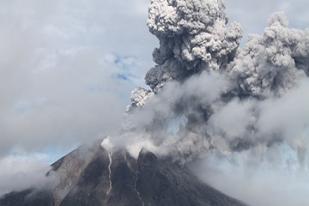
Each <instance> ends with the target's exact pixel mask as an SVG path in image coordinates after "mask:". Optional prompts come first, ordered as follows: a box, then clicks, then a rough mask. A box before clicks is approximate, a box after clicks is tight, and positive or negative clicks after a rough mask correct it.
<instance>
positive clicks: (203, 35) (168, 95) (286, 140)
mask: <svg viewBox="0 0 309 206" xmlns="http://www.w3.org/2000/svg"><path fill="white" fill-rule="evenodd" d="M224 9H225V7H224V4H223V2H222V1H221V0H152V1H151V5H150V9H149V18H148V27H149V30H150V32H151V33H152V34H154V35H155V36H156V37H157V38H158V40H159V43H160V45H159V48H157V49H155V50H154V52H153V58H154V62H155V66H154V67H153V68H151V69H150V70H149V71H148V73H147V74H146V77H145V80H146V84H147V85H148V86H149V89H147V88H137V89H136V90H134V91H133V92H132V97H131V105H129V107H128V110H127V114H126V117H125V120H124V123H123V125H121V128H120V129H119V133H118V134H113V135H112V137H108V138H105V139H104V141H103V142H101V141H100V142H97V143H95V144H94V145H91V146H82V147H81V148H79V149H77V150H75V151H73V152H72V153H71V154H69V155H67V156H65V157H63V158H62V159H61V160H59V161H57V162H56V163H55V164H53V165H52V170H51V171H49V172H48V173H47V178H51V179H53V180H54V183H53V184H51V185H49V186H48V187H43V189H42V187H40V188H33V189H28V190H25V191H22V192H13V193H10V194H8V195H5V196H4V197H3V198H2V199H1V200H0V205H1V206H22V205H36V206H40V205H44V206H45V205H54V206H73V205H74V206H78V205H80V206H87V205H89V206H103V205H111V206H114V205H115V206H120V205H126V206H138V205H145V206H146V205H149V206H150V205H152V206H160V205H166V206H172V205H175V206H182V205H183V206H189V205H192V206H199V205H201V206H202V205H203V206H241V205H244V204H243V203H241V202H239V201H237V200H235V199H233V198H230V197H228V196H226V195H224V194H223V193H221V192H219V191H217V190H216V189H213V188H212V187H210V186H208V185H207V184H204V183H201V181H199V180H198V179H197V178H196V177H195V175H194V174H192V172H191V171H190V170H189V168H188V165H189V163H190V162H192V161H195V160H197V159H198V158H200V157H201V156H202V155H205V154H206V155H207V154H208V153H210V152H215V153H218V154H220V155H221V156H228V155H231V154H233V153H238V152H242V151H254V154H255V155H262V153H263V152H264V151H268V150H269V149H270V148H272V147H275V146H280V145H287V146H288V147H289V148H290V149H291V150H292V151H293V152H296V153H297V154H298V156H299V159H300V160H302V159H304V158H303V157H304V155H305V154H304V153H305V152H306V150H307V148H306V147H305V146H304V145H306V144H305V143H304V141H305V139H304V138H303V131H304V130H305V129H306V125H307V124H308V121H307V120H308V119H306V118H297V121H294V122H293V123H294V128H297V129H294V130H290V131H287V130H288V129H289V128H291V127H290V125H289V124H290V121H286V122H285V121H284V118H281V117H282V113H284V112H285V111H289V110H290V105H291V103H290V101H287V99H288V100H290V99H292V100H293V98H294V99H296V100H297V99H301V100H302V99H303V98H304V97H303V96H302V95H301V94H302V93H303V90H305V91H308V90H307V89H308V88H309V84H308V76H307V75H308V74H309V61H308V59H309V32H308V31H302V30H297V29H290V28H289V27H288V22H287V20H286V18H285V16H284V15H283V14H281V13H278V14H275V15H273V16H272V17H271V18H270V20H269V24H268V26H267V28H266V29H265V32H264V33H263V34H262V35H256V36H254V37H252V38H251V40H250V41H249V42H248V43H246V44H245V45H244V46H243V47H239V44H240V40H241V37H242V31H241V28H240V25H239V24H238V23H232V22H229V20H228V18H227V17H226V15H225V12H224ZM300 91H301V92H300ZM306 101H307V102H308V99H304V102H306ZM292 103H293V101H292ZM306 108H307V107H306ZM306 108H305V107H298V108H294V110H296V112H295V113H296V114H308V110H305V109H306ZM294 110H291V111H294ZM303 110H305V111H303ZM283 117H284V116H283ZM300 117H303V116H300ZM305 117H307V116H305ZM304 121H305V122H304ZM306 121H307V122H306Z"/></svg>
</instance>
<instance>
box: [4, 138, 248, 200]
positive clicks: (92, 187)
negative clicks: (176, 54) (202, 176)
mask: <svg viewBox="0 0 309 206" xmlns="http://www.w3.org/2000/svg"><path fill="white" fill-rule="evenodd" d="M98 145H100V144H98V143H96V144H94V145H92V146H87V147H86V146H83V147H81V148H79V149H77V150H75V151H73V152H72V153H70V154H68V155H67V156H65V157H63V158H62V159H60V160H58V161H57V162H55V163H54V164H53V165H52V170H51V171H49V172H48V174H47V176H50V177H52V176H54V177H55V176H57V177H58V178H57V179H58V181H57V183H56V184H55V185H54V186H53V188H49V189H47V188H44V189H38V188H33V189H28V190H25V191H22V192H13V193H10V194H7V195H5V196H4V197H3V198H2V199H0V205H1V206H30V205H31V206H34V205H35V206H48V205H50V206H73V205H74V206H86V205H89V206H90V205H91V206H103V205H110V206H114V205H115V206H120V205H125V206H139V205H140V206H143V205H156V206H160V205H162V206H163V205H166V206H170V205H179V206H188V205H196V206H199V205H200V206H202V205H203V206H213V205H218V206H221V205H222V206H244V204H242V203H240V202H239V201H237V200H235V199H233V198H230V197H228V196H226V195H224V194H223V193H221V192H219V191H217V190H215V189H213V188H211V187H210V186H208V185H206V184H203V183H201V182H200V181H199V180H198V179H197V178H196V177H195V176H194V175H192V173H191V172H190V170H189V169H188V168H186V167H184V166H180V165H179V164H176V163H175V162H173V161H172V160H171V159H169V158H158V157H157V156H156V155H155V154H153V153H151V152H148V151H146V150H142V151H140V153H139V156H138V158H137V159H135V158H133V157H132V156H131V155H130V154H129V153H128V152H126V151H117V152H114V153H113V154H111V153H110V152H109V151H107V150H105V149H103V148H102V147H100V146H98ZM85 152H87V155H88V156H87V157H85V155H84V154H85Z"/></svg>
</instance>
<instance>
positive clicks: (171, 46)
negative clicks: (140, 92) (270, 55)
mask: <svg viewBox="0 0 309 206" xmlns="http://www.w3.org/2000/svg"><path fill="white" fill-rule="evenodd" d="M148 27H149V30H150V32H151V33H153V34H154V35H155V36H156V37H157V38H158V39H159V41H160V47H159V48H157V49H155V50H154V52H153V59H154V61H155V63H156V66H155V67H154V68H152V69H151V70H150V71H149V72H148V73H147V75H146V83H147V84H148V85H149V86H150V87H151V88H152V89H153V90H154V91H157V90H158V89H159V88H160V87H162V86H163V85H164V83H165V82H166V81H169V80H177V81H181V80H183V79H187V78H188V77H190V76H191V75H193V74H195V73H198V72H201V71H204V70H207V71H212V70H216V71H218V70H224V69H225V68H226V67H227V65H228V64H229V63H230V62H231V61H232V60H233V58H234V56H235V52H236V50H237V48H238V46H239V40H240V38H241V36H242V34H241V29H240V26H239V25H238V24H237V23H232V24H228V19H227V17H226V16H225V13H224V5H223V2H222V1H221V0H219V1H217V0H215V1H186V0H168V1H166V0H161V1H157V0H152V1H151V6H150V9H149V18H148Z"/></svg>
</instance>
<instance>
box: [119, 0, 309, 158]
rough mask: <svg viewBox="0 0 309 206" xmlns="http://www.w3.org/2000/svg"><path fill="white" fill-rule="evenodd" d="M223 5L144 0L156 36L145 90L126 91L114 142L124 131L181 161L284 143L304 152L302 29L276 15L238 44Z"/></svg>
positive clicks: (308, 47)
mask: <svg viewBox="0 0 309 206" xmlns="http://www.w3.org/2000/svg"><path fill="white" fill-rule="evenodd" d="M224 8H225V7H224V4H223V2H222V1H220V0H219V1H212V0H197V1H189V0H153V1H152V2H151V5H150V9H149V19H148V26H149V29H150V32H151V33H153V34H154V35H155V36H156V37H157V38H158V39H159V42H160V47H159V48H156V49H155V50H154V53H153V57H154V61H155V63H156V65H155V67H153V68H152V69H150V71H149V72H148V73H147V74H146V77H145V80H146V83H147V84H148V86H149V87H150V88H151V89H150V90H148V89H144V88H138V89H136V90H134V91H133V92H132V98H131V102H132V104H131V105H130V106H129V108H128V111H129V113H128V115H127V121H126V124H125V126H124V129H123V131H122V135H120V138H118V139H120V140H119V142H121V143H120V144H122V145H123V146H125V145H128V144H131V142H132V140H131V139H132V138H129V137H128V136H130V135H128V133H130V134H132V136H139V137H141V139H145V138H146V139H149V141H151V142H153V144H154V145H155V146H156V147H159V148H160V149H159V151H164V153H165V154H166V153H168V154H175V153H176V154H177V155H172V156H174V157H176V159H178V158H179V159H181V161H183V160H185V161H186V159H190V160H192V159H194V158H195V157H197V156H199V155H201V154H202V153H204V152H208V151H210V150H218V151H221V152H223V153H231V152H241V151H245V150H250V149H252V148H255V147H260V146H263V147H266V148H269V147H272V146H274V145H277V144H285V143H287V144H288V145H289V146H290V147H291V148H292V149H295V151H296V152H298V153H304V151H305V150H306V146H305V144H303V143H304V140H303V139H304V138H303V137H302V136H304V135H305V133H304V132H303V131H305V130H306V127H307V125H309V121H308V118H307V116H308V115H307V114H308V112H306V111H305V110H306V107H305V106H304V105H305V104H306V103H307V101H308V98H307V96H308V95H306V92H305V91H306V90H307V89H308V88H307V82H308V77H307V75H308V73H309V62H308V59H309V58H308V57H309V35H308V31H302V30H297V29H291V28H289V27H288V21H287V19H286V17H285V16H284V14H282V13H276V14H274V15H273V16H272V17H271V18H270V20H269V24H268V27H267V28H266V29H265V32H264V33H263V34H262V35H256V36H253V37H252V38H251V39H250V41H248V43H246V44H245V45H244V46H243V47H239V42H240V40H241V36H242V32H241V28H240V26H239V24H237V23H229V20H228V18H227V17H226V15H225V13H224ZM300 103H301V104H302V105H301V106H300V107H295V105H293V104H300ZM295 110H297V111H295ZM297 114H299V115H297ZM300 114H301V115H300ZM289 116H291V118H293V117H295V118H294V119H295V121H293V124H292V125H290V124H288V123H287V122H288V121H289V120H291V118H288V117H289ZM284 120H286V121H287V122H282V121H284ZM276 122H277V124H276ZM290 130H293V131H294V132H290ZM128 131H130V132H128ZM296 131H298V132H296ZM122 136H126V137H125V138H122ZM143 137H145V138H143ZM134 138H135V137H134ZM123 140H126V141H123ZM114 141H115V142H117V140H114ZM133 142H135V141H133ZM136 142H139V141H136ZM300 156H304V154H303V155H300ZM183 158H184V159H183Z"/></svg>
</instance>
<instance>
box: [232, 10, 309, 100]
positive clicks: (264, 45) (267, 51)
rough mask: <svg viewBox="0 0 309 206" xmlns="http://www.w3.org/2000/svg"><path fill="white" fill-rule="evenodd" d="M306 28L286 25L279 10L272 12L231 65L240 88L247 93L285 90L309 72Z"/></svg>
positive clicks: (308, 32) (308, 35)
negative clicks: (258, 33)
mask: <svg viewBox="0 0 309 206" xmlns="http://www.w3.org/2000/svg"><path fill="white" fill-rule="evenodd" d="M308 57H309V31H301V30H296V29H290V28H288V20H287V19H286V17H285V16H284V14H282V13H277V14H274V15H273V16H272V17H271V18H270V20H269V26H268V27H267V28H266V29H265V32H264V34H263V35H262V36H255V37H253V38H252V39H251V40H250V41H249V42H248V43H247V44H246V45H245V46H244V48H242V49H241V50H240V51H239V53H238V55H237V56H236V58H235V59H234V61H233V63H232V64H231V65H230V67H231V70H232V73H235V74H236V76H237V78H236V81H238V84H239V85H238V86H239V89H240V91H241V92H242V93H243V94H244V95H249V96H259V97H261V96H265V95H266V96H267V95H271V94H273V93H275V94H280V93H284V92H285V91H286V90H288V89H289V88H291V87H293V86H295V84H296V83H297V80H298V79H299V78H300V77H301V76H304V73H305V74H309V58H308Z"/></svg>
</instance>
